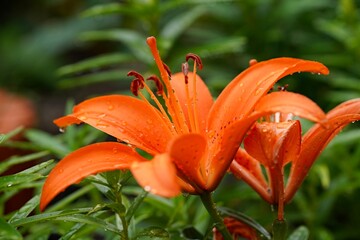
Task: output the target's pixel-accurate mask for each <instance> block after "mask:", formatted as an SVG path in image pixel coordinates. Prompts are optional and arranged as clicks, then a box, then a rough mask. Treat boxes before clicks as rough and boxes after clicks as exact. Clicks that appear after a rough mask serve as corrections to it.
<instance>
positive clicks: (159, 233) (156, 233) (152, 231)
mask: <svg viewBox="0 0 360 240" xmlns="http://www.w3.org/2000/svg"><path fill="white" fill-rule="evenodd" d="M149 238H151V239H154V240H156V239H170V234H169V233H168V232H167V231H166V230H165V229H163V228H158V227H149V228H146V229H145V230H143V231H141V232H140V233H139V234H138V235H137V236H136V237H135V239H139V240H140V239H142V240H145V239H149Z"/></svg>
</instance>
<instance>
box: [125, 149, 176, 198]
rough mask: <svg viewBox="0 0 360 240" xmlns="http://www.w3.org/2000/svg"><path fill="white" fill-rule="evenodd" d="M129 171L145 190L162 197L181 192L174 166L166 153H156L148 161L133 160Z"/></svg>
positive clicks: (173, 195) (172, 195)
mask: <svg viewBox="0 0 360 240" xmlns="http://www.w3.org/2000/svg"><path fill="white" fill-rule="evenodd" d="M131 172H132V174H133V176H134V177H135V179H136V181H137V182H138V183H139V184H140V185H141V186H142V187H144V189H145V190H146V191H149V192H151V193H153V194H156V195H159V196H163V197H175V196H177V195H179V194H180V193H181V191H180V190H181V189H180V185H179V183H178V181H177V176H176V168H175V166H174V164H173V163H172V162H171V158H170V156H169V155H168V154H166V153H163V154H158V155H156V156H155V157H154V158H153V159H152V160H150V161H145V162H144V161H143V162H134V163H133V164H132V165H131Z"/></svg>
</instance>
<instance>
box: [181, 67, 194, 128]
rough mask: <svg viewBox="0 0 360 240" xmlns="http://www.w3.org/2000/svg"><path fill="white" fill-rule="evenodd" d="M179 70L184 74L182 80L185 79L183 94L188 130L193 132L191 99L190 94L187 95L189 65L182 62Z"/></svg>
mask: <svg viewBox="0 0 360 240" xmlns="http://www.w3.org/2000/svg"><path fill="white" fill-rule="evenodd" d="M181 69H182V72H183V74H184V79H185V93H186V108H187V112H188V118H189V124H190V129H191V131H194V130H195V125H194V115H193V112H192V111H191V104H192V101H191V98H190V93H189V84H188V83H189V77H188V74H189V64H188V63H187V62H184V63H183V64H182V65H181Z"/></svg>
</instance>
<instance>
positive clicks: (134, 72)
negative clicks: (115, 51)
mask: <svg viewBox="0 0 360 240" xmlns="http://www.w3.org/2000/svg"><path fill="white" fill-rule="evenodd" d="M127 76H128V77H130V76H132V77H135V78H137V79H139V80H140V81H141V82H145V81H144V77H143V76H142V75H141V74H140V73H138V72H136V71H134V70H132V71H130V72H128V74H127Z"/></svg>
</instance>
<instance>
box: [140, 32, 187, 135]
mask: <svg viewBox="0 0 360 240" xmlns="http://www.w3.org/2000/svg"><path fill="white" fill-rule="evenodd" d="M146 42H147V44H148V45H149V47H150V50H151V53H152V55H153V56H154V59H155V62H156V65H157V67H158V69H159V71H160V76H161V79H162V81H163V83H164V85H165V88H166V90H167V97H165V98H164V101H165V104H166V106H167V108H168V112H169V114H170V116H171V118H172V120H173V123H174V126H175V128H176V131H177V132H178V133H188V132H189V128H188V126H187V124H186V120H185V116H184V113H183V111H182V109H181V106H180V103H179V100H178V98H177V96H176V95H175V94H174V91H173V88H172V87H171V83H170V78H169V74H171V73H170V71H169V68H168V67H167V66H166V65H165V64H164V63H163V61H162V60H161V57H160V54H159V52H158V50H157V46H156V39H155V38H154V37H149V38H147V41H146ZM163 96H165V94H164V95H163Z"/></svg>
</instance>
